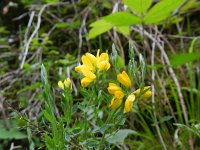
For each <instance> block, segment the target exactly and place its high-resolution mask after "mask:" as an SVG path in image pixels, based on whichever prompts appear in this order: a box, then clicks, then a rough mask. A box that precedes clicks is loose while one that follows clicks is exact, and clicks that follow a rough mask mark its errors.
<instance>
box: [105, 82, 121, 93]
mask: <svg viewBox="0 0 200 150" xmlns="http://www.w3.org/2000/svg"><path fill="white" fill-rule="evenodd" d="M107 89H108V92H109V93H110V94H115V92H116V91H122V89H121V88H120V87H119V86H118V85H117V84H115V83H109V85H108V88H107Z"/></svg>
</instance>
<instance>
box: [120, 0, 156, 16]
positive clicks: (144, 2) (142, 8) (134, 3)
mask: <svg viewBox="0 0 200 150" xmlns="http://www.w3.org/2000/svg"><path fill="white" fill-rule="evenodd" d="M123 2H124V4H125V5H127V6H128V8H129V9H131V10H132V11H134V12H136V13H138V14H144V13H145V12H146V11H147V9H148V8H149V7H150V6H151V4H152V0H123Z"/></svg>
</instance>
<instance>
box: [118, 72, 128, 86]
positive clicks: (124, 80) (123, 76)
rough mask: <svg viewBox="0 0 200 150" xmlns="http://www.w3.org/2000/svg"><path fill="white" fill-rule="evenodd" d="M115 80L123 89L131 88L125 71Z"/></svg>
mask: <svg viewBox="0 0 200 150" xmlns="http://www.w3.org/2000/svg"><path fill="white" fill-rule="evenodd" d="M117 80H118V81H119V82H120V83H121V84H122V85H124V86H125V87H127V88H130V87H131V79H130V78H129V76H128V74H127V73H126V72H125V71H123V72H122V73H120V74H118V75H117Z"/></svg>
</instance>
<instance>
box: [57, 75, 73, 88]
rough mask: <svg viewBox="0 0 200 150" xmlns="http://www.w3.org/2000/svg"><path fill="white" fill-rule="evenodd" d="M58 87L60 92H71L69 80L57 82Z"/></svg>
mask: <svg viewBox="0 0 200 150" xmlns="http://www.w3.org/2000/svg"><path fill="white" fill-rule="evenodd" d="M58 87H59V88H60V89H62V90H64V89H65V88H68V89H70V90H72V83H71V81H70V79H69V78H66V79H65V80H64V82H62V81H59V82H58Z"/></svg>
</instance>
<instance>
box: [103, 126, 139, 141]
mask: <svg viewBox="0 0 200 150" xmlns="http://www.w3.org/2000/svg"><path fill="white" fill-rule="evenodd" d="M129 134H138V133H137V132H136V131H134V130H130V129H122V130H119V131H118V132H117V133H116V134H114V135H113V136H111V137H109V138H108V139H107V141H108V142H109V143H113V144H116V143H124V140H125V138H126V137H127V136H128V135H129Z"/></svg>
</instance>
